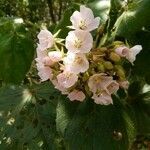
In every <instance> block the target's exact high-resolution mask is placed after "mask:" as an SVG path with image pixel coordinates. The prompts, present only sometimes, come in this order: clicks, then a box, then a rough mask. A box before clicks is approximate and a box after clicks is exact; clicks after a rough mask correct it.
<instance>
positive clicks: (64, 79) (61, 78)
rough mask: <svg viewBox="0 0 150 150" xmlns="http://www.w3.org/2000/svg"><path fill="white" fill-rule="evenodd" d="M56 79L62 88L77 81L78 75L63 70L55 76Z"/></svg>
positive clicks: (68, 86)
mask: <svg viewBox="0 0 150 150" xmlns="http://www.w3.org/2000/svg"><path fill="white" fill-rule="evenodd" d="M57 80H58V83H59V85H61V86H63V87H64V88H70V87H71V86H73V85H74V84H75V83H76V82H77V80H78V76H77V75H76V74H74V73H70V72H68V71H64V72H63V73H60V74H59V75H58V76H57Z"/></svg>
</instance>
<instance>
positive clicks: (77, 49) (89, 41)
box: [65, 30, 93, 53]
mask: <svg viewBox="0 0 150 150" xmlns="http://www.w3.org/2000/svg"><path fill="white" fill-rule="evenodd" d="M65 45H66V48H67V49H68V51H69V52H72V53H88V52H89V51H90V50H91V48H92V45H93V37H92V35H91V34H90V33H89V32H85V31H79V30H75V31H70V32H69V33H68V36H67V37H66V43H65Z"/></svg>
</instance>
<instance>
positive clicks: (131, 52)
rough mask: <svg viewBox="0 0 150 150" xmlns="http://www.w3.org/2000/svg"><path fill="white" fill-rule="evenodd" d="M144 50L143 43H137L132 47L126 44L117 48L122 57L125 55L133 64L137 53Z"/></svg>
mask: <svg viewBox="0 0 150 150" xmlns="http://www.w3.org/2000/svg"><path fill="white" fill-rule="evenodd" d="M141 50H142V46H141V45H135V46H134V47H132V48H130V49H129V48H128V47H125V46H122V47H119V48H117V49H116V50H115V52H116V53H117V54H118V55H120V56H121V57H125V58H126V59H128V60H129V61H130V62H131V63H132V64H133V62H134V61H135V59H136V55H137V54H138V53H139V52H140V51H141Z"/></svg>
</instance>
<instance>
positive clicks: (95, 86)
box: [88, 73, 119, 95]
mask: <svg viewBox="0 0 150 150" xmlns="http://www.w3.org/2000/svg"><path fill="white" fill-rule="evenodd" d="M88 86H89V89H90V91H92V92H93V93H97V94H99V93H101V92H103V91H106V92H107V93H108V94H109V95H111V94H113V93H115V92H116V91H117V90H118V89H119V84H118V83H117V82H116V81H115V80H113V78H112V77H111V76H106V75H105V74H102V73H101V74H94V75H93V76H91V77H90V78H89V81H88Z"/></svg>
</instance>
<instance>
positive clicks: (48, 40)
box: [38, 29, 54, 50]
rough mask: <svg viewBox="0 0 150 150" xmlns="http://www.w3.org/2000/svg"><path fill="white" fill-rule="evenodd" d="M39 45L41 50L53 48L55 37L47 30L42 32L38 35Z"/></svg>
mask: <svg viewBox="0 0 150 150" xmlns="http://www.w3.org/2000/svg"><path fill="white" fill-rule="evenodd" d="M38 39H39V44H40V48H41V50H46V49H48V48H51V47H52V46H53V44H54V37H53V35H52V33H51V32H49V31H48V30H47V29H44V30H41V31H40V33H39V34H38Z"/></svg>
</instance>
